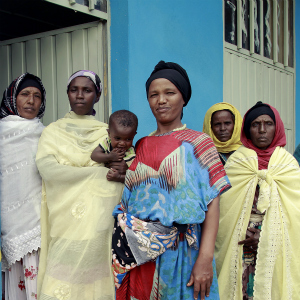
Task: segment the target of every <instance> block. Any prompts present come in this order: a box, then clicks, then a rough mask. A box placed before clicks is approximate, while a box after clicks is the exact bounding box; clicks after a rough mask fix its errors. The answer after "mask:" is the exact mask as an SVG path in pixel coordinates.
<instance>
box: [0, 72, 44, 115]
mask: <svg viewBox="0 0 300 300" xmlns="http://www.w3.org/2000/svg"><path fill="white" fill-rule="evenodd" d="M25 81H26V82H27V83H25V84H24V82H25ZM30 82H31V83H33V82H35V83H33V84H34V87H38V88H39V90H40V91H41V93H42V103H41V106H40V109H39V113H38V115H37V118H39V119H41V118H42V117H43V115H44V113H45V108H46V90H45V88H44V86H43V83H42V81H41V79H40V78H39V77H37V76H35V75H33V74H30V73H27V72H26V73H24V74H22V75H21V76H19V77H17V78H16V79H15V80H14V81H13V82H12V83H11V84H10V85H9V87H8V88H7V89H6V90H5V91H4V93H3V98H2V102H1V107H0V119H2V118H5V117H7V116H9V115H16V116H20V115H19V112H18V110H17V96H18V94H19V92H20V91H21V90H23V89H24V88H25V87H28V86H31V85H27V84H28V83H30ZM22 87H23V88H22Z"/></svg>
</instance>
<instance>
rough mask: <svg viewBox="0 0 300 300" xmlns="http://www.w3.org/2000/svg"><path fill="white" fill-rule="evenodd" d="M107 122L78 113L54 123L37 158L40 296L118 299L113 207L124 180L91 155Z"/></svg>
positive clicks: (40, 145)
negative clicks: (117, 179) (40, 184)
mask: <svg viewBox="0 0 300 300" xmlns="http://www.w3.org/2000/svg"><path fill="white" fill-rule="evenodd" d="M106 128H107V125H106V124H104V123H101V122H99V121H97V120H95V118H94V117H93V116H78V115H76V114H75V113H74V112H70V113H68V114H67V115H66V116H65V117H64V118H62V119H60V120H58V121H56V122H55V123H52V124H50V125H49V126H48V127H47V128H46V129H45V130H44V131H43V134H42V136H41V139H40V141H39V147H38V152H37V155H36V162H37V166H38V169H39V171H40V174H41V176H42V178H43V191H42V193H43V199H42V209H41V227H42V229H41V230H42V245H41V255H40V265H39V275H38V299H40V300H43V299H50V298H51V299H60V300H67V299H70V300H85V299H86V300H92V299H97V300H98V299H100V300H104V299H105V300H106V299H111V300H113V299H114V284H113V279H112V274H111V237H112V229H113V217H112V211H113V209H114V207H115V205H116V204H117V203H118V202H119V201H120V198H121V192H122V189H123V184H120V183H116V182H109V181H107V180H106V173H107V171H108V169H107V168H105V167H100V166H99V165H98V164H97V163H95V162H93V161H92V160H91V158H90V155H91V152H92V151H93V149H95V148H96V147H97V146H98V144H99V141H100V140H101V139H103V137H104V136H105V135H107V132H106Z"/></svg>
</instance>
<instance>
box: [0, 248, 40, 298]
mask: <svg viewBox="0 0 300 300" xmlns="http://www.w3.org/2000/svg"><path fill="white" fill-rule="evenodd" d="M38 265H39V255H38V252H37V251H33V252H32V253H28V254H27V255H25V256H24V257H23V259H21V260H20V261H17V262H15V263H14V264H12V266H11V267H10V268H9V269H6V270H5V300H11V299H17V300H33V299H37V274H38Z"/></svg>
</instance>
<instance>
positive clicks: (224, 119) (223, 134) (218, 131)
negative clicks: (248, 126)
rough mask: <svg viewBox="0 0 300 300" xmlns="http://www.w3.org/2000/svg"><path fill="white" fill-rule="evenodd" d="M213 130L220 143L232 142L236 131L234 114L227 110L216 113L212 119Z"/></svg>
mask: <svg viewBox="0 0 300 300" xmlns="http://www.w3.org/2000/svg"><path fill="white" fill-rule="evenodd" d="M211 129H212V131H213V133H214V135H215V137H216V138H217V139H218V140H219V141H220V142H227V141H228V140H230V139H231V136H232V133H233V130H234V121H233V117H232V114H231V113H230V112H229V111H227V110H220V111H216V112H215V113H214V114H213V116H212V118H211Z"/></svg>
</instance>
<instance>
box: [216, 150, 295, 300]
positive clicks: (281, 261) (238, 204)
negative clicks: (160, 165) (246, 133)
mask: <svg viewBox="0 0 300 300" xmlns="http://www.w3.org/2000/svg"><path fill="white" fill-rule="evenodd" d="M225 170H226V173H227V175H228V177H229V180H230V182H231V185H232V188H231V189H230V190H228V191H227V192H226V193H224V194H222V195H221V200H220V224H219V231H218V236H217V241H216V252H215V255H216V263H217V272H218V281H219V290H220V299H221V300H228V299H230V300H240V299H243V296H242V273H243V270H242V254H243V246H242V245H238V242H239V241H241V240H244V239H245V234H246V229H247V226H248V222H249V217H250V214H251V208H252V204H253V199H254V193H255V190H256V186H257V184H258V185H259V187H260V193H259V198H258V203H257V208H258V210H260V211H261V212H265V216H264V220H263V223H262V228H261V234H260V240H259V244H258V252H257V262H256V269H255V277H254V298H253V299H254V300H271V299H272V300H282V299H284V300H299V299H300V272H299V269H300V250H299V249H300V239H299V232H300V169H299V165H298V164H297V162H296V160H295V159H294V158H293V157H292V155H290V154H289V153H288V152H287V151H286V150H284V149H283V148H281V147H277V148H276V149H275V151H274V152H273V154H272V156H271V158H270V161H269V165H268V169H267V170H258V162H257V155H256V152H255V151H253V150H250V149H248V148H246V147H244V146H241V147H240V148H239V149H238V150H237V151H236V152H235V153H234V154H232V155H231V156H230V158H229V159H228V161H227V163H226V166H225Z"/></svg>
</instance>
